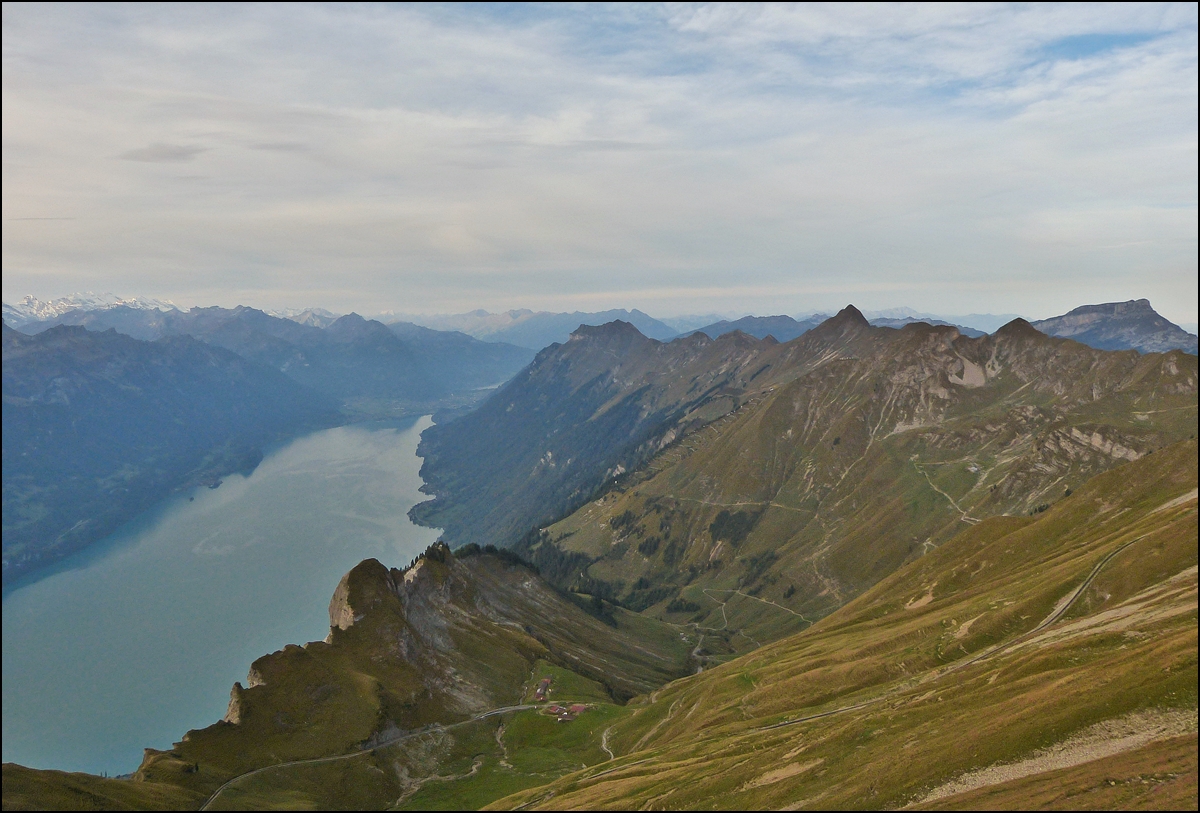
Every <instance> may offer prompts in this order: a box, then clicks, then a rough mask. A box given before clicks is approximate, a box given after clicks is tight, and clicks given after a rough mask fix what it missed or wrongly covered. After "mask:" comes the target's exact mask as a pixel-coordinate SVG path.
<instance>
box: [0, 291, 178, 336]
mask: <svg viewBox="0 0 1200 813" xmlns="http://www.w3.org/2000/svg"><path fill="white" fill-rule="evenodd" d="M118 307H124V308H133V309H137V310H158V311H168V310H177V309H178V308H177V307H176V305H175V303H173V302H169V301H166V300H162V299H153V298H151V297H142V296H131V297H120V296H117V295H116V294H96V293H92V292H91V291H87V292H85V293H78V294H71V295H70V296H64V297H59V298H58V299H54V300H51V301H48V302H47V301H43V300H40V299H38V298H37V297H35V296H26V297H24V298H23V299H22V300H21V301H20V302H18V303H16V304H15V305H10V304H9V303H7V302H5V303H4V323H5V324H6V325H8V326H9V327H15V328H19V327H21V326H22V325H26V324H29V323H31V322H40V321H45V320H47V319H53V318H55V317H57V316H62V315H63V314H64V313H69V312H70V311H76V310H88V311H95V310H108V309H109V308H118Z"/></svg>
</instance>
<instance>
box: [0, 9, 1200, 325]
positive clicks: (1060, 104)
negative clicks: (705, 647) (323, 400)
mask: <svg viewBox="0 0 1200 813" xmlns="http://www.w3.org/2000/svg"><path fill="white" fill-rule="evenodd" d="M3 14H4V26H3V31H2V34H3V37H4V57H3V58H4V65H3V67H4V71H3V82H4V96H5V105H4V109H3V116H4V161H5V172H4V173H3V184H4V207H5V212H6V216H7V215H11V216H12V217H11V218H9V219H6V221H5V231H4V265H5V275H4V295H5V297H6V298H7V297H10V296H14V295H15V296H17V297H18V298H19V296H21V295H24V294H25V293H36V294H38V295H39V296H45V295H59V294H65V293H70V292H71V291H74V290H76V289H86V288H88V287H96V286H97V285H99V286H100V287H107V288H108V289H118V288H119V289H121V290H125V291H128V292H131V293H141V294H146V295H151V296H158V297H160V298H170V299H173V300H175V301H181V302H191V301H195V302H197V303H198V304H206V301H205V300H204V299H202V297H212V296H218V295H219V296H221V297H222V299H221V300H220V301H221V302H222V303H225V304H233V303H235V302H236V301H238V300H237V298H236V297H238V296H254V297H259V299H258V300H255V301H249V300H247V302H248V304H262V305H272V304H275V303H277V302H280V301H287V302H292V303H297V304H300V303H307V304H311V305H320V306H325V307H330V308H334V309H342V310H350V309H354V310H360V311H362V310H370V309H371V308H372V307H380V308H386V307H397V308H398V309H408V310H421V309H426V310H440V311H452V310H467V309H470V308H474V307H479V306H484V307H490V308H493V309H494V308H499V307H517V306H521V305H523V304H528V303H532V302H536V303H537V304H538V306H539V307H555V306H554V304H553V303H555V302H559V303H561V306H562V307H563V308H573V307H574V304H575V303H586V304H588V306H589V307H591V306H596V307H599V306H604V307H610V306H611V307H633V306H639V305H644V306H646V307H653V309H654V311H655V312H658V313H663V314H666V313H669V311H670V310H672V309H676V308H683V309H686V308H689V307H700V308H704V309H707V308H710V307H712V303H713V302H714V301H722V297H724V301H727V302H728V304H729V306H730V307H736V308H738V309H742V310H762V309H768V310H772V312H774V311H775V310H779V309H780V308H784V309H786V310H788V311H789V312H800V311H802V310H806V309H821V308H830V307H835V306H840V305H842V304H845V303H844V302H843V301H841V298H842V297H844V296H846V295H848V294H847V293H846V292H851V293H854V295H855V297H856V299H855V301H856V302H857V303H858V304H860V305H862V306H863V307H867V308H883V307H891V306H896V305H910V306H915V307H918V308H919V309H921V310H926V311H930V310H935V309H937V308H941V309H943V310H945V311H947V312H970V311H980V310H998V311H999V310H1003V311H1008V312H1022V313H1026V314H1028V315H1030V316H1045V315H1051V314H1053V313H1056V312H1062V311H1064V310H1066V309H1068V308H1069V307H1073V306H1075V305H1078V304H1080V303H1082V302H1085V301H1100V300H1106V299H1107V300H1112V299H1129V298H1135V297H1141V296H1150V297H1151V299H1152V300H1154V301H1155V303H1156V305H1159V304H1160V303H1162V304H1163V305H1168V304H1169V305H1170V307H1175V308H1176V309H1177V310H1178V313H1175V314H1174V315H1175V316H1176V318H1179V319H1187V320H1189V321H1191V320H1194V315H1190V314H1194V309H1195V305H1194V304H1188V303H1194V302H1195V299H1196V295H1195V294H1196V232H1195V228H1194V220H1195V218H1196V215H1197V212H1196V186H1195V177H1196V173H1197V162H1196V128H1197V123H1196V97H1197V76H1196V61H1197V60H1196V14H1195V7H1194V6H1191V7H1187V6H1181V5H1158V6H1155V5H1146V6H1143V5H1129V6H1108V5H1100V6H1078V7H1077V6H1068V5H1035V6H982V5H979V6H951V7H948V8H943V7H941V6H907V5H905V6H882V7H879V6H872V7H869V8H867V7H841V6H815V5H784V6H721V5H718V6H708V5H702V6H690V5H689V6H669V7H660V6H652V5H637V6H621V7H600V6H589V7H583V8H575V9H567V10H562V9H559V8H557V7H552V6H522V7H515V8H514V7H509V6H490V7H485V8H483V9H475V8H473V7H471V8H467V7H457V6H421V7H408V6H383V5H368V6H350V7H341V6H337V7H335V6H316V5H299V6H284V7H275V6H262V5H260V6H221V5H212V6H204V5H197V6H182V7H178V6H104V7H101V8H99V9H93V8H91V7H89V6H65V5H64V6H57V5H56V6H35V5H29V6H21V5H16V6H14V5H12V4H9V5H6V6H4V10H3ZM147 141H151V142H152V143H151V144H150V145H149V146H146V147H139V148H135V147H137V145H140V144H145V143H146V142H147ZM200 145H203V146H200ZM202 151H203V158H202V160H201V161H200V165H202V167H203V173H204V174H203V175H191V176H187V179H186V180H185V178H184V176H181V175H180V174H178V173H162V172H155V171H147V168H145V167H141V168H139V167H138V166H136V165H135V163H130V162H129V161H132V162H138V161H141V162H146V161H151V162H186V161H196V160H197V159H198V158H199V156H200V154H201V152H202ZM113 155H117V156H120V157H122V158H125V159H129V160H128V161H111V160H105V159H108V158H111V157H112V156H113ZM28 217H63V218H66V217H72V218H75V220H72V221H64V224H63V225H62V226H61V227H59V226H55V227H54V229H53V231H51V229H50V228H49V227H48V226H41V227H38V226H36V225H35V224H33V223H24V222H17V221H18V220H19V219H20V218H28ZM1189 218H1190V219H1191V220H1192V221H1193V223H1192V225H1190V226H1189V225H1188V220H1189ZM1111 246H1120V248H1119V249H1112V248H1105V247H1111ZM96 278H99V279H100V280H101V281H100V282H96V281H95V279H96ZM104 280H108V281H104ZM897 280H900V281H901V282H900V283H897ZM1005 282H1007V289H1006V288H1005V286H1004V285H1003V284H1001V283H1005ZM897 284H899V285H900V288H897V287H896V285H897ZM773 291H774V292H776V293H775V294H774V295H772V292H773ZM221 292H224V293H221ZM664 292H669V293H664ZM714 292H715V293H714ZM899 296H904V297H906V299H905V301H899V300H898V299H896V297H899ZM781 300H786V301H781ZM688 302H691V303H692V304H690V305H689V304H686V303H688ZM672 303H678V304H677V305H676V304H672ZM1168 310H1169V308H1168ZM1168 315H1170V314H1168Z"/></svg>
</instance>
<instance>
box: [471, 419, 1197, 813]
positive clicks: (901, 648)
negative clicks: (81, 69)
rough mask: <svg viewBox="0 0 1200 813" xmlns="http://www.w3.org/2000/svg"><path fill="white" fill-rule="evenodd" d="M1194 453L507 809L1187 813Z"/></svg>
mask: <svg viewBox="0 0 1200 813" xmlns="http://www.w3.org/2000/svg"><path fill="white" fill-rule="evenodd" d="M1196 452H1197V446H1196V442H1195V440H1187V441H1183V442H1180V443H1177V444H1174V445H1173V446H1170V447H1168V448H1165V449H1161V450H1159V451H1157V452H1156V453H1155V454H1154V455H1152V456H1147V457H1144V458H1142V459H1140V460H1138V461H1136V462H1132V463H1126V464H1124V465H1122V466H1120V467H1119V468H1117V469H1115V470H1113V471H1110V472H1107V473H1105V474H1101V475H1099V476H1097V477H1095V478H1093V479H1092V480H1091V481H1089V482H1088V483H1087V484H1086V485H1085V486H1083V487H1081V488H1079V489H1078V490H1077V491H1076V492H1075V493H1074V494H1073V495H1072V496H1071V497H1069V498H1067V499H1064V500H1063V501H1061V502H1060V503H1059V504H1058V505H1056V506H1054V507H1052V508H1050V509H1049V510H1047V511H1045V512H1043V513H1040V514H1037V515H1035V516H1033V517H998V518H994V519H989V520H985V521H983V522H981V523H980V524H978V525H976V526H974V527H971V528H966V529H964V531H963V532H962V533H961V534H959V535H958V536H957V537H956V538H954V539H953V540H952V541H950V542H949V543H947V544H945V545H944V546H942V547H941V548H939V549H938V550H936V551H933V552H931V553H930V554H929V555H927V556H925V557H922V558H921V559H919V560H917V561H915V562H913V563H911V564H909V565H907V566H906V567H904V568H902V569H900V570H899V571H897V572H896V573H894V574H893V575H892V576H890V577H888V578H887V579H885V580H884V581H882V582H881V583H880V584H878V585H876V586H875V587H874V588H873V589H871V590H870V591H868V592H867V593H865V594H864V595H862V596H860V597H859V598H858V599H857V600H855V601H853V602H852V603H850V604H848V605H847V606H845V607H843V608H842V609H840V610H839V611H837V612H836V613H834V614H832V615H830V616H829V617H827V618H826V619H824V620H823V621H821V622H820V623H818V624H816V625H814V626H813V627H812V628H811V629H810V630H808V631H806V632H804V633H801V634H799V635H795V636H792V637H790V638H787V639H785V640H782V641H779V642H777V643H775V644H773V645H770V646H766V647H763V648H761V649H759V650H756V651H755V652H754V653H752V654H750V655H747V656H744V657H742V658H739V659H737V660H735V661H731V662H729V663H727V664H725V665H723V666H720V667H717V668H715V669H712V670H708V671H705V672H704V673H702V674H699V675H695V676H692V677H689V678H685V679H683V680H679V681H676V682H674V683H672V684H670V685H669V686H668V687H666V688H664V689H663V690H662V691H659V692H656V693H654V694H653V695H651V696H650V697H649V698H646V699H644V700H643V701H642V702H640V703H637V702H635V703H633V704H631V706H630V710H629V713H628V714H627V716H625V717H624V718H622V719H621V720H620V721H618V722H617V723H616V725H615V726H614V728H613V730H612V731H611V732H610V733H609V736H608V738H607V745H608V746H609V747H610V748H611V749H612V751H613V752H614V754H615V759H613V760H611V761H609V762H607V763H605V764H603V765H599V766H593V767H591V768H588V769H586V770H581V771H578V772H576V773H574V774H572V775H570V776H567V777H564V778H562V779H560V780H557V781H555V782H552V783H550V784H548V785H546V786H545V787H542V788H538V789H536V790H531V791H526V792H522V793H520V794H517V795H514V796H512V797H509V798H506V799H503V800H500V801H498V802H496V803H495V804H494V805H493V806H492V807H494V808H497V809H513V808H517V807H520V808H523V809H524V808H530V807H534V808H537V807H546V808H553V809H588V808H604V809H634V808H639V809H640V808H643V807H668V808H675V809H680V808H682V809H687V808H696V807H705V808H727V809H768V808H786V807H791V808H802V807H814V808H821V809H830V808H833V809H837V808H849V807H870V808H875V809H878V808H894V807H901V806H904V805H906V804H908V803H913V802H922V801H923V800H924V801H925V803H926V804H930V805H936V806H945V807H947V808H957V809H962V808H963V807H972V806H975V805H979V804H987V805H988V806H995V807H998V808H1006V809H1021V808H1024V807H1026V806H1033V807H1041V806H1050V807H1054V806H1066V807H1071V808H1076V807H1079V806H1081V800H1083V799H1086V800H1089V801H1088V805H1089V806H1091V805H1096V806H1097V807H1100V808H1109V807H1151V808H1167V809H1172V808H1174V809H1179V808H1189V807H1194V806H1195V804H1196V759H1195V748H1196V700H1197V692H1196V679H1197V673H1196V651H1197V639H1196V601H1197V593H1196V564H1197V559H1196V544H1195V543H1196V534H1197V524H1196V523H1197V512H1196V483H1197V480H1196ZM1050 755H1054V757H1055V758H1054V759H1051V758H1049V757H1050ZM1100 759H1103V762H1100V761H1098V760H1100ZM997 765H1007V766H1008V767H1007V768H1006V769H1004V770H997V769H995V767H996V766H997ZM989 768H990V769H993V770H991V772H990V773H986V772H985V769H989ZM1055 769H1057V773H1048V772H1049V771H1051V770H1055ZM1043 778H1044V780H1045V781H1042V780H1043ZM1039 782H1040V784H1039ZM1056 788H1057V789H1058V790H1057V793H1056V791H1055V789H1056ZM1064 789H1069V790H1071V791H1074V792H1076V793H1078V794H1079V796H1076V797H1070V796H1068V797H1065V798H1064V796H1063V790H1064ZM981 794H987V795H981Z"/></svg>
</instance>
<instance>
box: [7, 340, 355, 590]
mask: <svg viewBox="0 0 1200 813" xmlns="http://www.w3.org/2000/svg"><path fill="white" fill-rule="evenodd" d="M3 353H4V375H3V392H4V421H3V432H4V439H3V455H4V502H3V506H4V535H3V539H4V559H3V574H4V584H5V585H6V586H8V585H9V584H10V582H12V581H13V580H14V579H17V578H20V577H21V576H23V575H25V574H27V573H29V572H31V571H33V570H35V569H37V568H39V567H44V566H46V565H47V564H50V563H52V562H54V561H57V560H59V559H61V558H62V557H63V556H65V555H67V554H69V553H72V552H74V551H77V550H79V549H80V548H82V547H84V546H86V545H88V544H90V543H91V542H93V541H95V540H97V539H100V538H101V537H103V536H105V535H107V534H108V533H110V532H111V531H113V530H115V529H116V528H117V527H118V526H119V525H121V524H122V523H124V522H126V521H128V520H129V519H132V518H133V517H134V516H136V515H137V514H138V513H139V512H141V511H143V510H145V509H146V508H149V507H150V506H151V505H153V504H155V503H156V502H158V501H159V500H161V499H163V498H164V497H166V496H167V495H168V494H170V493H171V492H173V491H175V490H177V489H180V488H185V487H189V486H194V485H201V484H208V485H212V484H215V483H217V482H218V481H219V479H220V478H221V477H222V476H224V475H226V474H228V473H230V472H233V471H244V470H247V469H252V468H254V466H256V465H257V464H258V462H259V460H261V458H262V447H263V446H264V445H266V444H268V443H271V442H274V441H276V440H280V439H283V438H286V437H291V436H294V435H296V434H298V433H301V432H304V431H309V430H311V429H315V428H320V427H325V426H332V425H335V424H338V423H342V422H343V421H344V418H343V417H342V416H341V415H340V414H339V412H338V410H337V405H336V403H335V402H334V401H332V400H331V399H326V398H323V397H322V396H320V395H318V394H317V393H314V392H311V391H310V390H307V389H305V388H304V387H302V386H300V385H298V384H297V383H295V382H294V381H292V380H291V379H290V378H288V377H287V376H285V375H284V374H283V373H281V372H279V371H278V370H275V369H272V368H271V367H268V366H266V365H263V364H259V363H257V362H254V361H249V360H247V359H245V358H242V357H241V356H239V355H237V354H235V353H233V352H231V351H229V350H226V349H224V348H221V347H215V346H212V345H209V344H205V343H203V342H200V341H198V340H196V339H194V338H192V337H191V336H170V337H166V338H163V339H159V340H157V341H154V342H147V341H142V340H140V339H134V338H131V337H129V336H124V335H122V334H119V333H117V332H116V331H113V330H108V331H104V332H94V331H89V330H86V329H85V328H83V327H75V326H67V325H60V326H58V327H54V328H50V329H49V330H46V331H43V332H42V333H39V334H38V335H36V336H27V335H25V334H23V333H20V332H18V331H16V330H13V329H12V328H10V327H9V326H8V325H4V345H3Z"/></svg>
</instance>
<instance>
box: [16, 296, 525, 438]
mask: <svg viewBox="0 0 1200 813" xmlns="http://www.w3.org/2000/svg"><path fill="white" fill-rule="evenodd" d="M294 315H295V316H296V317H297V318H296V319H289V318H281V317H277V316H271V315H269V314H266V313H264V312H263V311H260V310H257V309H255V308H248V307H244V306H239V307H237V308H220V307H211V308H199V307H197V308H192V309H190V310H188V311H180V310H169V311H159V310H150V309H136V308H130V307H126V306H124V305H117V306H113V307H109V308H105V309H101V310H82V309H77V310H71V311H67V312H66V313H63V314H60V315H58V316H56V317H55V318H53V319H50V320H46V321H40V322H34V323H29V324H26V325H24V326H23V330H25V331H27V332H37V331H40V330H45V329H47V328H49V327H51V326H53V325H57V324H71V325H81V326H83V327H86V328H88V329H90V330H107V329H110V328H112V329H115V330H117V331H118V332H120V333H124V334H126V335H129V336H133V337H135V338H139V339H145V340H154V339H158V338H162V337H165V336H181V335H188V336H193V337H195V338H197V339H200V340H201V341H204V342H207V343H209V344H213V345H216V346H218V347H224V348H226V349H228V350H232V351H233V352H235V353H237V354H239V355H241V356H244V357H245V358H247V359H251V360H254V361H257V362H259V363H262V364H267V365H269V366H271V367H274V368H276V369H277V370H279V371H281V372H283V373H284V374H286V375H287V376H289V377H290V378H292V379H294V380H295V381H297V382H298V383H300V384H303V385H305V386H306V387H311V388H312V389H314V390H316V391H318V392H321V393H324V394H326V395H327V396H329V397H332V398H335V399H337V400H338V401H339V402H340V403H341V404H342V405H343V407H344V408H345V409H347V410H348V411H349V412H351V413H352V414H358V415H364V416H369V415H379V416H383V415H388V414H393V413H395V412H396V411H397V410H399V411H401V412H407V413H412V412H414V411H421V410H432V409H434V408H435V407H437V406H445V405H446V404H445V403H444V401H445V399H447V398H454V399H457V400H464V402H471V401H473V400H477V398H478V397H479V391H480V390H481V388H486V387H490V386H494V385H496V384H498V383H500V382H502V381H504V380H506V379H507V378H509V377H511V376H512V375H513V374H514V373H516V372H517V371H518V370H520V369H521V368H522V367H523V366H525V364H527V363H528V362H529V360H530V359H531V358H532V357H533V352H532V351H530V350H527V349H525V348H521V347H516V346H514V345H509V344H504V343H499V342H482V341H478V340H476V339H473V338H471V337H470V336H466V335H463V334H461V333H448V332H444V331H434V330H429V329H427V328H421V327H418V326H416V325H411V324H408V323H403V322H401V323H396V324H394V325H392V326H390V327H388V326H385V325H383V324H382V323H380V322H377V321H373V320H366V319H363V318H362V317H361V316H359V315H357V314H347V315H345V316H342V317H339V318H337V319H334V320H333V321H332V322H327V320H328V318H329V317H327V316H322V314H320V313H317V312H316V311H312V310H309V311H303V312H300V313H299V314H294ZM310 317H311V318H310ZM306 321H307V322H308V323H305V322H306ZM321 321H326V322H327V324H326V325H325V326H324V327H321V326H320V323H321Z"/></svg>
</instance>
